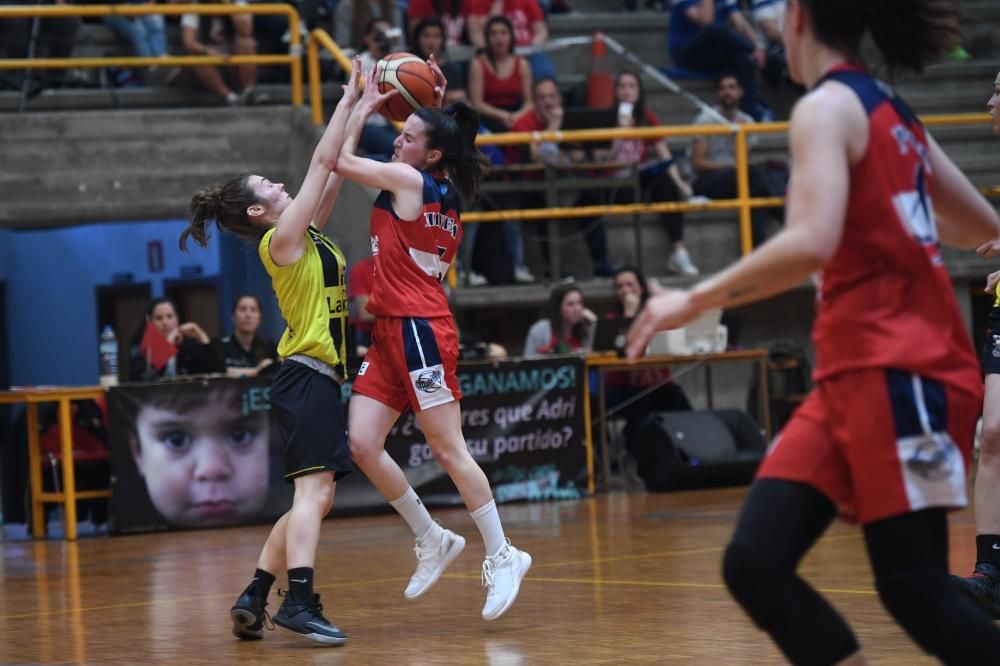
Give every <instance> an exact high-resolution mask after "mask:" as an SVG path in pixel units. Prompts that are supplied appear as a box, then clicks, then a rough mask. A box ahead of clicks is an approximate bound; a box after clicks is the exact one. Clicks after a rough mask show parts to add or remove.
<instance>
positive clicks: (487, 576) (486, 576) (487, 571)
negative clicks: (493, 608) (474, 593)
mask: <svg viewBox="0 0 1000 666" xmlns="http://www.w3.org/2000/svg"><path fill="white" fill-rule="evenodd" d="M495 585H496V583H495V582H494V580H493V561H492V560H491V559H490V558H488V557H487V558H486V559H485V560H483V587H485V588H486V590H487V592H491V591H492V590H493V587H494V586H495Z"/></svg>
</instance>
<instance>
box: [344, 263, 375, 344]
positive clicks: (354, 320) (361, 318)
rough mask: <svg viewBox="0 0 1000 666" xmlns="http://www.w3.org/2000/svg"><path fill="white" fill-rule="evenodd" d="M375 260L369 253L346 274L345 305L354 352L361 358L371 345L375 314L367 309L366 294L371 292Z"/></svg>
mask: <svg viewBox="0 0 1000 666" xmlns="http://www.w3.org/2000/svg"><path fill="white" fill-rule="evenodd" d="M374 275H375V260H374V259H373V258H372V257H371V255H368V256H366V257H365V258H364V259H362V260H361V261H359V262H357V263H356V264H354V265H353V266H351V272H350V274H349V275H348V276H347V307H348V309H349V311H350V313H349V317H350V323H351V328H352V329H353V330H354V354H355V355H356V356H357V357H358V358H363V357H364V355H365V354H367V353H368V348H369V347H371V346H372V328H373V327H374V325H375V315H373V314H372V313H371V312H369V311H368V296H369V295H370V294H371V293H372V278H373V277H374Z"/></svg>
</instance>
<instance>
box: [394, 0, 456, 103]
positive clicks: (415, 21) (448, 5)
mask: <svg viewBox="0 0 1000 666" xmlns="http://www.w3.org/2000/svg"><path fill="white" fill-rule="evenodd" d="M465 4H466V3H465V2H464V1H463V0H410V3H409V4H408V5H407V6H406V21H407V26H408V27H409V32H410V34H411V35H414V39H413V44H414V46H416V45H417V39H416V37H415V35H416V34H417V32H418V26H419V25H420V24H421V23H422V22H423V21H424V20H426V19H437V20H438V22H440V24H441V31H442V34H443V36H444V47H443V48H442V49H441V50H442V51H444V50H446V49H447V48H449V47H456V46H459V45H461V44H466V43H468V41H469V40H468V39H467V37H466V34H465V20H466V7H465ZM438 64H439V65H440V64H441V59H440V58H438ZM441 71H444V68H442V70H441ZM444 75H445V78H447V79H448V88H449V89H450V88H451V87H452V85H454V82H453V81H452V79H451V77H450V76H448V72H446V71H444ZM463 80H464V77H463Z"/></svg>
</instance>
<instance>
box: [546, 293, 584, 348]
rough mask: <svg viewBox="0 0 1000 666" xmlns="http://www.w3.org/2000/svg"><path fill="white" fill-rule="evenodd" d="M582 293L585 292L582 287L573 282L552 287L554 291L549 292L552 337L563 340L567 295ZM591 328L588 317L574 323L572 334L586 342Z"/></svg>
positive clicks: (581, 294) (549, 317) (549, 316)
mask: <svg viewBox="0 0 1000 666" xmlns="http://www.w3.org/2000/svg"><path fill="white" fill-rule="evenodd" d="M574 291H575V292H577V293H579V294H580V296H581V298H582V297H583V292H582V291H580V287H578V286H577V285H575V284H573V283H564V284H557V285H556V286H555V287H553V288H552V293H550V294H549V303H548V319H549V327H551V329H552V337H554V338H556V339H557V340H562V338H563V327H562V304H563V301H564V300H566V297H567V296H569V295H570V294H572V293H573V292H574ZM589 328H590V322H589V321H587V320H586V319H581V320H580V321H578V322H577V323H575V324H574V325H573V329H572V330H571V331H570V335H572V336H573V338H574V339H576V340H579V341H580V342H584V341H585V340H586V339H587V332H588V329H589Z"/></svg>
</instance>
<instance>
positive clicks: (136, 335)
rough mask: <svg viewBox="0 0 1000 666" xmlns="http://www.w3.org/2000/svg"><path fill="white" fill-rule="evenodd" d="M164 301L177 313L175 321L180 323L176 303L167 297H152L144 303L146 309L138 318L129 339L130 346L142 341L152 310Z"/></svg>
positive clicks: (179, 314)
mask: <svg viewBox="0 0 1000 666" xmlns="http://www.w3.org/2000/svg"><path fill="white" fill-rule="evenodd" d="M164 303H166V304H168V305H170V307H172V308H173V309H174V314H175V315H177V321H178V323H180V318H181V313H180V311H179V310H178V309H177V304H176V303H174V302H173V301H172V300H170V299H169V298H154V299H153V300H151V301H150V302H149V304H148V305H146V309H145V310H143V312H142V319H140V320H139V325H138V326H136V329H135V331H134V332H133V333H132V337H131V339H130V340H129V345H130V346H133V347H134V346H135V345H138V344H139V343H141V342H142V336H143V335H145V333H146V325H147V324H148V323H149V321H150V320H151V319H152V318H153V310H155V309H156V308H158V307H159V306H161V305H163V304H164Z"/></svg>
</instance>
